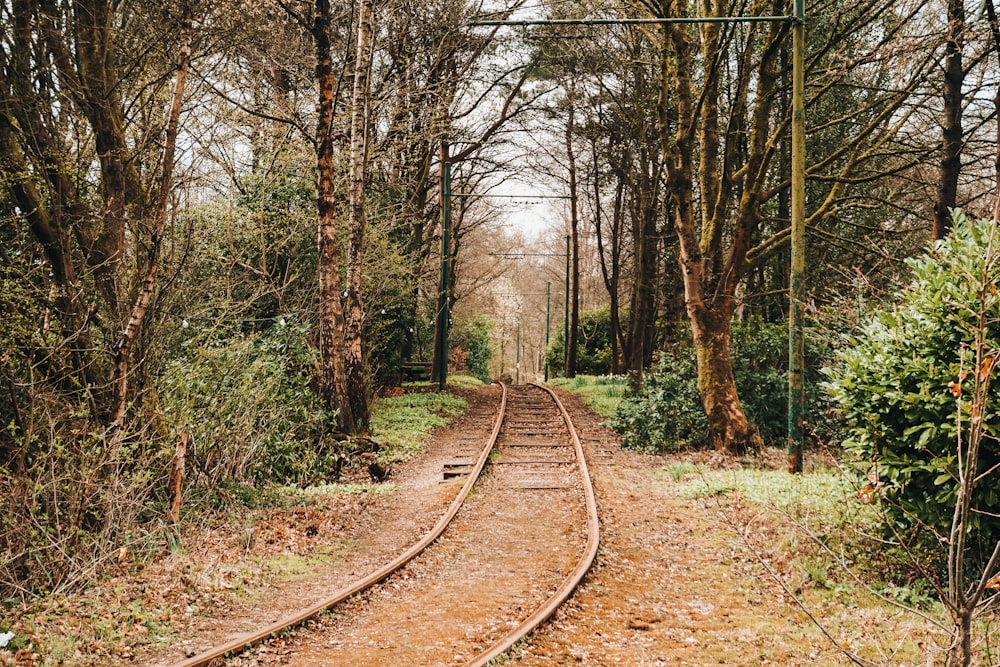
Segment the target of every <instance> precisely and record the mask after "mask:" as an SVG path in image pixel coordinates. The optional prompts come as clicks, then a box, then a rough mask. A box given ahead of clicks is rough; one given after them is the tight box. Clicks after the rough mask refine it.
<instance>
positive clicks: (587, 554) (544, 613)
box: [466, 384, 600, 667]
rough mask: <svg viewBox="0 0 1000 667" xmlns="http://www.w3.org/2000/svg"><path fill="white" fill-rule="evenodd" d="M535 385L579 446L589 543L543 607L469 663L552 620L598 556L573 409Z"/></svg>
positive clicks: (476, 666)
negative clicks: (559, 416)
mask: <svg viewBox="0 0 1000 667" xmlns="http://www.w3.org/2000/svg"><path fill="white" fill-rule="evenodd" d="M534 386H536V387H538V388H539V389H542V390H543V391H545V392H547V393H548V394H549V396H551V397H552V400H553V401H555V404H556V406H557V407H558V408H559V412H560V413H562V417H563V420H564V421H565V422H566V427H567V428H568V429H569V433H570V436H571V438H572V440H573V448H574V449H575V450H576V460H577V465H578V466H579V468H580V477H581V478H582V480H583V492H584V496H585V499H586V503H587V545H586V547H584V551H583V556H581V557H580V560H579V561H577V564H576V567H574V568H573V570H572V571H571V572H570V573H569V574H568V575H567V576H566V578H565V579H564V580H563V582H562V584H560V586H559V588H558V589H556V591H555V592H554V593H553V594H552V595H551V596H550V597H549V599H548V600H546V601H545V603H544V604H543V605H542V606H541V607H539V608H538V609H537V610H536V611H535V612H534V613H533V614H531V616H529V617H528V618H526V619H525V620H524V621H523V622H522V623H521V624H520V625H519V626H517V627H516V628H514V629H513V630H511V631H510V632H509V633H508V634H507V635H506V636H504V637H502V638H501V639H499V640H498V641H497V642H496V643H494V644H493V645H492V646H490V647H489V648H488V649H486V650H485V651H483V652H482V653H480V654H479V655H478V656H476V657H475V658H474V659H473V660H471V661H469V662H468V663H466V667H484V666H485V665H487V664H489V662H490V661H491V660H493V659H495V658H497V657H499V656H501V655H503V654H504V653H506V652H507V651H509V650H510V648H511V647H512V646H514V644H516V643H517V642H519V641H521V639H523V638H525V637H527V636H528V635H530V634H531V633H532V632H534V631H535V630H536V629H537V628H538V626H540V625H541V624H542V623H544V622H545V621H546V620H548V618H549V616H551V615H552V614H554V613H555V611H556V609H558V608H559V606H560V605H561V604H562V603H563V602H565V601H566V600H567V599H569V596H570V595H572V594H573V591H574V590H576V587H577V586H579V585H580V582H581V581H582V580H583V577H584V575H586V574H587V571H588V570H589V569H590V566H591V565H593V563H594V559H595V558H596V557H597V547H598V546H599V542H600V527H599V522H598V516H597V499H596V498H595V496H594V485H593V484H592V483H591V481H590V473H589V471H588V470H587V461H586V459H585V458H584V456H583V446H582V445H581V444H580V438H579V436H578V435H577V433H576V428H574V426H573V420H572V419H570V417H569V413H568V412H566V408H565V407H564V406H563V404H562V401H560V400H559V397H558V396H556V394H555V392H554V391H552V390H551V389H549V388H548V387H543V386H542V385H539V384H535V385H534Z"/></svg>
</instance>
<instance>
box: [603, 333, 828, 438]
mask: <svg viewBox="0 0 1000 667" xmlns="http://www.w3.org/2000/svg"><path fill="white" fill-rule="evenodd" d="M807 351H808V356H809V357H810V361H809V363H807V367H808V368H809V369H810V370H809V371H808V372H807V377H806V418H807V419H809V420H810V421H811V422H812V423H814V425H815V422H817V421H818V418H817V416H819V415H821V414H822V412H823V407H824V405H825V403H823V396H822V392H821V390H820V389H819V384H818V379H819V373H818V372H817V371H816V370H814V369H815V368H817V367H818V365H819V364H818V363H817V359H818V358H819V351H820V350H819V348H818V346H817V345H815V344H810V345H808V347H807ZM732 361H733V374H734V375H735V377H736V387H737V390H738V391H739V395H740V401H741V403H742V405H743V409H744V411H745V412H746V414H747V418H748V419H749V420H750V421H751V422H752V423H753V424H754V425H755V426H756V427H757V429H758V431H759V432H760V434H761V437H762V438H763V439H764V442H765V443H767V444H768V445H771V446H775V445H778V444H781V443H783V442H784V439H785V438H786V436H787V429H788V417H787V415H788V325H787V324H785V323H784V322H780V323H768V322H763V321H762V320H760V319H758V318H752V319H749V320H747V321H746V322H741V323H738V324H735V325H734V326H733V339H732ZM611 423H612V425H613V427H614V428H616V429H618V430H620V431H622V432H623V434H624V438H623V444H624V445H625V446H626V447H633V448H636V449H646V450H653V451H656V450H674V449H678V448H682V447H686V446H690V447H700V446H702V445H703V444H705V436H706V434H707V430H706V427H707V424H706V418H705V413H704V411H703V409H702V405H701V397H700V396H699V394H698V385H697V369H696V366H695V356H694V349H693V348H692V347H691V345H690V343H687V342H685V343H680V344H677V345H675V346H674V349H673V351H672V353H670V354H667V355H664V356H663V357H662V358H661V360H660V362H659V363H657V364H655V365H654V366H653V367H652V368H650V369H649V371H648V373H647V374H646V375H645V381H644V385H643V387H642V389H640V390H639V391H638V392H635V393H633V394H631V395H630V396H628V397H627V398H626V399H625V400H624V401H623V402H622V404H621V406H620V407H619V410H618V414H617V415H616V417H615V419H614V420H612V422H611Z"/></svg>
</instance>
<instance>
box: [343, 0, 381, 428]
mask: <svg viewBox="0 0 1000 667" xmlns="http://www.w3.org/2000/svg"><path fill="white" fill-rule="evenodd" d="M373 4H374V0H361V2H360V4H359V8H358V50H357V58H356V59H355V64H354V67H355V71H354V91H353V94H352V99H351V158H350V160H351V166H350V172H351V175H350V179H351V180H350V183H351V184H350V188H351V189H350V217H349V220H348V228H349V230H350V245H349V246H348V260H347V261H348V263H347V313H346V320H347V322H346V330H345V341H344V342H345V345H344V348H345V352H346V359H345V362H346V367H347V368H346V370H347V401H348V404H347V406H346V408H347V409H349V410H350V412H351V416H352V418H353V422H354V429H353V432H355V433H364V432H367V431H368V421H369V417H370V394H369V390H368V380H367V378H366V377H365V374H366V372H367V369H366V363H365V356H366V355H365V349H364V344H363V340H362V338H363V331H364V319H365V313H364V301H363V299H364V295H363V293H362V290H363V287H362V284H361V283H362V281H361V278H362V275H363V269H364V258H365V232H366V227H367V219H366V216H365V166H366V162H367V141H366V139H367V135H368V113H367V111H368V70H369V69H370V67H371V58H372V7H373Z"/></svg>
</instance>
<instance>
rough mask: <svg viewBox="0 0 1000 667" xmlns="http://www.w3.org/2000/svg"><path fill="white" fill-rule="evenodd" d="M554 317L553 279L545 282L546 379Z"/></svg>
mask: <svg viewBox="0 0 1000 667" xmlns="http://www.w3.org/2000/svg"><path fill="white" fill-rule="evenodd" d="M551 317H552V281H551V280H549V281H547V282H546V283H545V353H544V357H543V359H544V366H545V381H546V382H548V381H549V321H550V320H551Z"/></svg>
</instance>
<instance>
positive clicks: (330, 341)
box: [313, 0, 355, 433]
mask: <svg viewBox="0 0 1000 667" xmlns="http://www.w3.org/2000/svg"><path fill="white" fill-rule="evenodd" d="M329 29H330V3H329V0H316V17H315V20H314V24H313V39H314V40H315V44H316V81H317V83H318V84H319V101H318V111H319V114H318V115H319V119H318V121H317V128H316V209H317V217H318V234H317V246H318V252H319V258H318V267H317V269H318V273H319V355H320V396H321V398H322V399H323V402H324V404H325V405H326V408H327V410H329V411H331V412H334V411H336V414H337V419H336V426H337V430H339V431H341V432H344V433H353V432H355V428H354V418H353V415H352V414H351V411H350V410H349V409H347V370H346V363H345V357H346V355H345V351H344V310H343V305H342V303H341V300H340V299H341V296H340V289H341V284H340V243H339V240H338V238H337V209H336V189H335V186H334V179H333V173H334V163H333V154H334V138H333V116H334V87H335V84H334V78H333V58H332V56H331V54H330V35H329Z"/></svg>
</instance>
